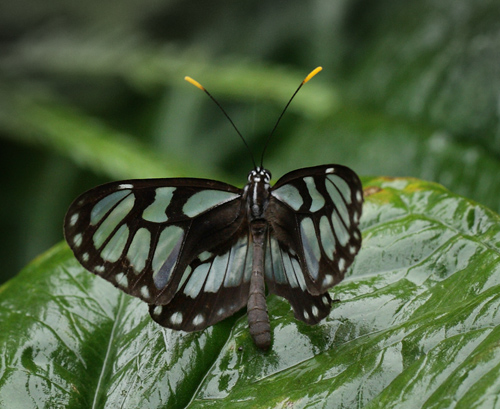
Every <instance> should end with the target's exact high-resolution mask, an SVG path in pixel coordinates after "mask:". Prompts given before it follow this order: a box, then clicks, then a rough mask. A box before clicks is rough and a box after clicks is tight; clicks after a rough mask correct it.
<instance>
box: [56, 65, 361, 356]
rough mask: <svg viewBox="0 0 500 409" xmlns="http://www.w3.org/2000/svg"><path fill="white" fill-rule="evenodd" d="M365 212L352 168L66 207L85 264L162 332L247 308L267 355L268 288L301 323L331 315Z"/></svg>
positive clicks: (154, 189)
mask: <svg viewBox="0 0 500 409" xmlns="http://www.w3.org/2000/svg"><path fill="white" fill-rule="evenodd" d="M320 70H321V67H318V68H317V69H316V70H314V71H313V72H311V73H310V74H309V75H308V76H307V77H306V79H305V80H304V81H303V82H302V83H301V84H300V86H299V88H298V89H297V91H295V93H294V94H293V96H292V98H291V99H290V100H289V102H288V104H287V106H286V107H285V110H286V108H287V107H288V105H289V104H290V102H291V100H292V99H293V97H294V96H295V94H296V93H297V92H298V90H299V89H300V87H301V86H302V85H303V84H305V83H306V82H307V81H308V80H309V79H310V78H312V76H314V75H315V74H316V73H317V72H319V71H320ZM186 79H187V80H188V81H189V82H191V83H192V84H194V85H196V86H197V87H198V88H200V89H202V90H203V91H205V92H206V93H207V94H208V95H209V96H210V97H211V98H212V99H213V97H212V96H211V95H210V94H209V93H208V91H206V90H205V89H204V88H203V87H202V86H201V85H200V84H199V83H198V82H196V81H194V80H192V79H191V78H189V77H186ZM214 101H215V100H214ZM215 102H216V103H217V105H219V104H218V102H217V101H215ZM219 108H221V110H222V111H223V113H224V114H225V115H226V116H227V114H226V113H225V111H224V110H223V109H222V107H220V105H219ZM285 110H283V112H282V114H281V116H282V115H283V113H284V112H285ZM281 116H280V118H279V119H278V122H279V120H280V119H281ZM228 118H229V117H228ZM229 120H230V119H229ZM230 121H231V120H230ZM278 122H277V123H276V125H277V124H278ZM231 124H233V123H232V121H231ZM233 126H234V124H233ZM234 127H235V126H234ZM275 128H276V126H275ZM275 128H274V129H275ZM235 129H236V127H235ZM274 129H273V132H274ZM236 130H237V129H236ZM237 132H238V134H239V135H240V136H241V134H240V133H239V131H238V130H237ZM271 135H272V132H271ZM242 139H243V137H242ZM266 146H267V145H266ZM264 150H265V149H264ZM261 163H262V161H261ZM254 165H255V163H254ZM362 204H363V191H362V186H361V182H360V180H359V178H358V176H357V175H356V173H354V172H353V171H352V170H351V169H349V168H347V167H345V166H342V165H332V164H329V165H322V166H315V167H309V168H303V169H298V170H294V171H292V172H289V173H287V174H286V175H284V176H283V177H281V178H280V179H279V180H278V181H277V182H276V184H274V186H271V173H270V172H269V171H268V170H266V169H264V168H263V167H262V165H261V166H254V169H253V170H251V171H250V173H249V174H248V182H247V184H246V185H245V186H244V188H243V189H241V188H238V187H235V186H232V185H229V184H226V183H223V182H218V181H215V180H209V179H194V178H169V179H140V180H125V181H119V182H111V183H107V184H104V185H101V186H98V187H95V188H93V189H91V190H89V191H87V192H85V193H83V194H82V195H81V196H80V197H78V198H77V199H76V200H75V201H74V202H73V203H72V204H71V206H70V207H69V210H68V212H67V214H66V216H65V220H64V234H65V238H66V241H67V242H68V244H69V246H70V247H71V249H72V250H73V253H74V255H75V257H76V258H77V260H78V261H79V262H80V263H81V265H82V266H83V267H85V268H86V269H87V270H89V271H90V272H92V273H95V274H96V275H98V276H100V277H102V278H104V279H106V280H108V281H110V282H111V283H112V284H114V285H115V286H116V287H118V288H119V289H121V290H123V291H124V292H125V293H127V294H130V295H133V296H135V297H138V298H140V299H141V300H143V301H145V302H147V303H148V304H149V313H150V315H151V317H152V319H153V320H154V321H156V322H157V323H158V324H160V325H162V326H164V327H167V328H172V329H175V330H183V331H199V330H203V329H205V328H207V327H208V326H210V325H214V324H216V323H217V322H219V321H221V320H223V319H225V318H227V317H229V316H231V315H233V314H234V313H235V312H237V311H239V310H240V309H242V308H243V307H245V306H246V307H247V314H248V324H249V332H250V334H251V336H252V338H253V340H254V342H255V344H256V345H257V346H258V347H259V348H261V349H264V350H265V349H268V348H269V347H270V345H271V330H270V321H269V315H268V312H267V306H266V286H267V290H268V292H269V293H273V294H276V295H278V296H281V297H284V298H285V299H287V300H288V301H289V302H290V304H291V306H292V309H293V311H294V315H295V317H296V318H297V319H299V320H301V321H304V322H306V323H307V324H310V325H313V324H317V323H318V322H319V321H321V320H322V319H323V318H325V317H326V316H327V315H328V314H329V312H330V309H331V303H332V299H331V297H330V295H329V293H328V289H329V288H331V287H333V286H334V285H336V284H338V283H339V282H340V281H341V280H342V279H343V277H344V274H345V271H346V269H347V268H348V267H349V266H350V265H351V264H352V262H353V260H354V257H355V256H356V254H357V253H358V251H359V249H360V247H361V233H360V230H359V220H360V217H361V211H362Z"/></svg>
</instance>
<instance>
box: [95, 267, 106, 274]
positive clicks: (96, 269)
mask: <svg viewBox="0 0 500 409" xmlns="http://www.w3.org/2000/svg"><path fill="white" fill-rule="evenodd" d="M94 271H95V272H96V273H104V271H106V269H105V268H104V266H95V267H94Z"/></svg>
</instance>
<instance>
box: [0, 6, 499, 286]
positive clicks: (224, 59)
mask: <svg viewBox="0 0 500 409" xmlns="http://www.w3.org/2000/svg"><path fill="white" fill-rule="evenodd" d="M499 6H500V3H499V2H498V0H489V1H488V0H479V1H478V0H453V1H452V0H439V1H438V0H424V1H422V0H410V1H401V0H399V1H398V0H343V1H327V0H316V1H300V0H289V1H286V2H285V1H275V2H269V1H267V2H263V1H239V2H229V1H211V2H206V1H199V0H198V1H190V2H186V1H160V0H142V1H138V0H121V1H107V2H100V1H96V0H89V1H86V2H68V1H56V0H50V1H45V2H40V1H35V0H19V1H16V2H3V3H2V4H1V5H0V46H1V51H0V163H1V165H2V172H1V173H0V178H1V180H0V186H1V198H2V200H1V202H0V206H1V207H0V226H1V231H2V235H1V239H0V240H1V244H0V260H1V261H2V269H1V273H0V274H1V275H0V282H2V281H5V280H7V279H8V278H9V277H11V276H13V275H14V274H16V272H17V271H19V269H20V268H21V267H22V266H24V265H25V264H26V263H27V262H29V261H30V260H31V259H33V258H34V257H36V256H37V255H38V254H40V253H41V252H43V251H45V250H47V249H48V248H50V247H51V246H52V245H54V244H55V243H57V242H58V241H60V240H61V239H62V220H63V217H64V213H65V211H66V209H67V207H68V206H69V204H70V202H71V201H72V199H74V198H75V197H76V196H77V195H78V194H79V193H82V192H83V191H85V190H86V189H88V188H90V187H93V186H95V185H96V184H99V183H104V182H106V181H109V180H116V179H126V178H136V177H175V176H191V177H204V178H218V179H221V180H223V181H226V182H230V183H234V184H237V185H240V186H241V185H243V184H244V183H245V181H246V176H247V172H248V171H249V170H250V169H251V167H252V162H251V159H250V157H249V155H248V152H247V151H246V149H245V147H244V146H243V144H242V143H241V141H240V140H239V138H238V137H237V135H236V134H235V132H234V130H233V129H232V128H231V126H230V124H229V123H228V122H227V120H226V119H225V118H224V117H223V116H222V114H221V113H220V112H219V111H218V109H217V107H216V106H215V105H214V104H213V103H212V102H211V101H210V100H209V99H208V98H207V97H206V95H204V94H203V93H202V92H200V91H199V90H197V89H196V88H195V87H193V86H192V85H190V84H188V83H186V82H185V81H183V77H184V76H185V75H190V76H192V77H194V78H195V79H197V80H198V81H200V82H201V83H202V84H203V85H204V86H205V87H206V88H207V89H208V90H209V91H210V92H211V93H212V94H213V95H214V96H216V98H217V99H218V100H219V102H220V103H221V104H222V105H223V106H224V107H225V109H226V110H227V112H228V113H229V114H230V116H231V117H232V119H233V120H234V122H235V123H236V124H237V126H238V127H239V129H240V131H241V132H242V133H243V135H245V137H246V138H247V140H248V143H249V144H250V146H251V147H252V150H253V151H254V154H255V156H256V157H257V158H258V157H259V155H260V151H261V149H262V147H263V145H264V143H265V139H266V137H267V135H268V133H269V131H270V130H271V128H272V126H273V125H274V122H275V121H276V119H277V117H278V115H279V114H280V112H281V110H282V109H283V107H284V105H285V103H286V102H287V100H288V98H289V97H290V96H291V95H292V93H293V91H294V90H295V88H296V87H297V86H298V84H299V83H300V81H302V79H303V78H304V77H305V75H307V74H308V73H309V72H310V71H311V70H312V69H313V68H315V67H316V66H318V65H322V66H323V68H324V70H323V72H321V73H320V74H319V75H318V76H317V77H315V78H314V79H313V80H312V81H311V82H310V83H308V84H307V86H305V87H304V88H303V90H302V91H301V92H300V93H299V95H298V96H297V98H296V99H295V100H294V102H293V104H292V105H291V107H290V110H289V111H288V113H287V115H286V116H285V117H284V119H283V121H282V122H281V124H280V127H279V128H278V131H277V132H276V134H275V135H274V137H273V139H272V140H271V143H270V145H269V148H268V150H267V153H266V158H265V162H264V163H265V166H266V167H267V168H268V169H270V170H271V171H272V172H273V175H274V178H275V179H277V178H279V177H280V176H281V175H282V174H283V173H285V172H287V171H290V170H292V169H295V168H299V167H303V166H312V165H317V164H325V163H342V164H345V165H348V166H350V167H352V168H353V169H354V170H355V171H356V172H358V173H359V174H360V175H388V176H415V177H419V178H423V179H428V180H433V181H437V182H440V183H442V184H444V185H445V186H446V187H448V188H450V189H451V190H453V191H455V192H457V193H460V194H463V195H465V196H468V197H470V198H473V199H475V200H477V201H479V202H481V203H484V204H486V205H488V206H490V207H491V208H492V209H494V210H496V211H498V210H499V208H500V198H499V197H498V196H499V192H500V181H499V177H498V175H499V170H500V161H499V157H500V132H499V124H498V122H499V114H500V100H499V97H500V68H499V67H500V7H499Z"/></svg>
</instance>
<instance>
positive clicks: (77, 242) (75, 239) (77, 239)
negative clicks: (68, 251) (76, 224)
mask: <svg viewBox="0 0 500 409" xmlns="http://www.w3.org/2000/svg"><path fill="white" fill-rule="evenodd" d="M82 239H83V236H82V233H78V234H76V235H75V237H73V244H74V245H75V247H80V246H81V245H82Z"/></svg>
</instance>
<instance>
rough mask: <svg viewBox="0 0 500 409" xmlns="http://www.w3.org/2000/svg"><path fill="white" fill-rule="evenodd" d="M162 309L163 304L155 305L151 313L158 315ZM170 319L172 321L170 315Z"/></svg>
mask: <svg viewBox="0 0 500 409" xmlns="http://www.w3.org/2000/svg"><path fill="white" fill-rule="evenodd" d="M162 311H163V305H155V308H154V309H153V314H154V315H160V314H161V312H162ZM170 321H172V317H170Z"/></svg>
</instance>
